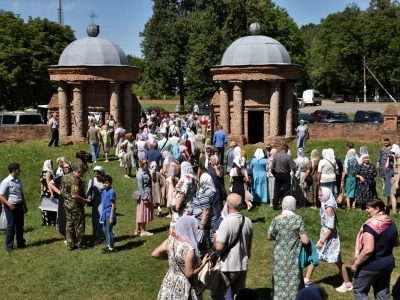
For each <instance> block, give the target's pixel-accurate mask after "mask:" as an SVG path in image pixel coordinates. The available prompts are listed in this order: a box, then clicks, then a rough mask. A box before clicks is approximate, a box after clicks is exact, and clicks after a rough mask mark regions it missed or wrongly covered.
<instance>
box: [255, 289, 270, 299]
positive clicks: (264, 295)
mask: <svg viewBox="0 0 400 300" xmlns="http://www.w3.org/2000/svg"><path fill="white" fill-rule="evenodd" d="M254 290H255V291H256V292H257V293H258V294H259V295H260V299H262V300H269V299H272V298H271V294H272V289H269V288H257V289H254Z"/></svg>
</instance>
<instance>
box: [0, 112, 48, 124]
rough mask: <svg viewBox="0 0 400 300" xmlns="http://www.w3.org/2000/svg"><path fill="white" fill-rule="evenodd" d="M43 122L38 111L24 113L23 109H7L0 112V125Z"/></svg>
mask: <svg viewBox="0 0 400 300" xmlns="http://www.w3.org/2000/svg"><path fill="white" fill-rule="evenodd" d="M40 124H43V118H42V115H41V114H38V113H26V112H23V111H8V112H5V113H4V114H2V117H1V125H2V126H18V125H40Z"/></svg>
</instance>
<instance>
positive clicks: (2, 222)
mask: <svg viewBox="0 0 400 300" xmlns="http://www.w3.org/2000/svg"><path fill="white" fill-rule="evenodd" d="M0 208H2V210H1V214H0V230H6V229H7V218H6V211H5V210H4V207H0Z"/></svg>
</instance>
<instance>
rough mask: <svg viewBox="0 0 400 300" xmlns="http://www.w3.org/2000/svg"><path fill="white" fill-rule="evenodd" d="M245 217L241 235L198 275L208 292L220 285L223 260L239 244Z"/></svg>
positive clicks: (241, 226) (241, 227)
mask: <svg viewBox="0 0 400 300" xmlns="http://www.w3.org/2000/svg"><path fill="white" fill-rule="evenodd" d="M244 222H245V217H243V216H242V222H241V224H240V228H239V233H238V235H237V236H236V238H235V240H234V241H233V243H232V244H231V245H229V247H228V248H226V249H225V250H224V251H223V252H222V253H221V254H220V255H219V256H218V257H216V258H215V261H214V260H211V259H210V260H209V261H208V262H207V263H206V265H205V266H204V267H203V269H201V271H200V272H199V274H198V277H199V280H200V281H201V282H202V283H203V284H204V286H205V288H206V289H208V290H215V289H216V288H217V287H218V285H219V280H220V277H221V259H222V258H223V257H224V256H225V255H226V254H228V253H229V251H230V250H231V249H232V248H233V247H234V246H235V245H236V244H237V242H238V241H239V239H240V236H241V234H242V229H243V226H244Z"/></svg>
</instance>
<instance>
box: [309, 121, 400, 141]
mask: <svg viewBox="0 0 400 300" xmlns="http://www.w3.org/2000/svg"><path fill="white" fill-rule="evenodd" d="M308 128H309V132H310V139H311V140H320V141H327V140H348V141H359V142H374V141H381V140H383V139H384V138H385V137H388V138H390V140H391V141H392V142H393V143H396V142H399V141H400V139H399V138H400V137H399V133H398V132H397V131H392V130H387V129H386V128H385V127H384V124H361V123H356V124H353V123H348V124H319V123H314V124H309V125H308Z"/></svg>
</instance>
